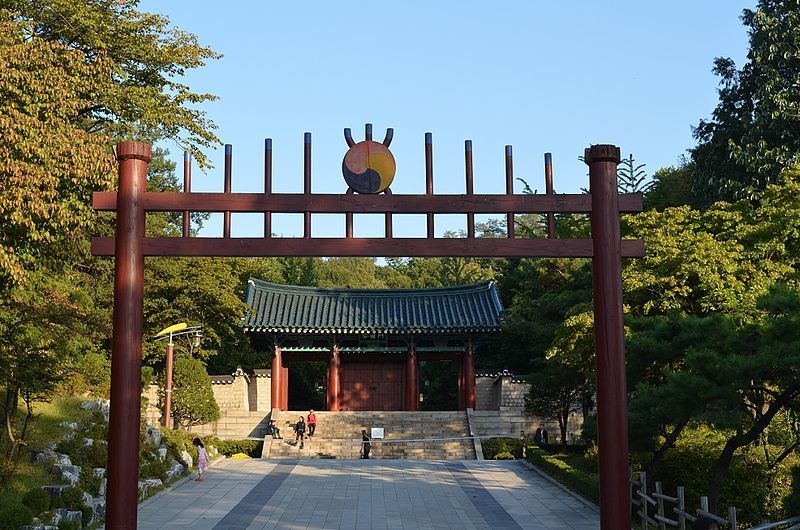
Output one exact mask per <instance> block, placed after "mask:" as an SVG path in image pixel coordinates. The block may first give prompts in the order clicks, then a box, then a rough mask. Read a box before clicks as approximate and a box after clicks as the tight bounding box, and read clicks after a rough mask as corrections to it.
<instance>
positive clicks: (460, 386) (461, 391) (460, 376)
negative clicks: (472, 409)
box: [458, 353, 467, 410]
mask: <svg viewBox="0 0 800 530" xmlns="http://www.w3.org/2000/svg"><path fill="white" fill-rule="evenodd" d="M464 388H465V384H464V354H463V353H462V354H461V355H460V356H459V357H458V410H467V407H466V401H465V399H464Z"/></svg>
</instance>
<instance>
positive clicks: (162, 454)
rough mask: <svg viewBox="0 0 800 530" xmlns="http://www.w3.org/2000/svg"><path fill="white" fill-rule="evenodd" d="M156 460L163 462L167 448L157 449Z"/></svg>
mask: <svg viewBox="0 0 800 530" xmlns="http://www.w3.org/2000/svg"><path fill="white" fill-rule="evenodd" d="M158 459H159V460H161V461H164V460H166V459H167V448H166V447H159V448H158Z"/></svg>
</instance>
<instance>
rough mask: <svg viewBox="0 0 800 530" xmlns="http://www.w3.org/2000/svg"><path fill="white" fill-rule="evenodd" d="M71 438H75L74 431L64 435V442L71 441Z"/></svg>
mask: <svg viewBox="0 0 800 530" xmlns="http://www.w3.org/2000/svg"><path fill="white" fill-rule="evenodd" d="M73 438H75V431H70V432H68V433H67V434H65V435H64V439H65V440H72V439H73Z"/></svg>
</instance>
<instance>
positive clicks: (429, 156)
mask: <svg viewBox="0 0 800 530" xmlns="http://www.w3.org/2000/svg"><path fill="white" fill-rule="evenodd" d="M425 194H426V195H433V135H432V134H431V133H429V132H426V133H425ZM427 218H428V219H427V221H428V239H433V229H434V226H433V213H432V212H428V214H427Z"/></svg>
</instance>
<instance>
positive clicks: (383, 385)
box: [341, 360, 405, 410]
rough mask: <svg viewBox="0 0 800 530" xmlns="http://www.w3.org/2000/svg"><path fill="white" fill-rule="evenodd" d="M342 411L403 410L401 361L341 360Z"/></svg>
mask: <svg viewBox="0 0 800 530" xmlns="http://www.w3.org/2000/svg"><path fill="white" fill-rule="evenodd" d="M341 370H342V372H341V377H342V380H341V385H342V386H341V389H342V403H341V405H342V409H343V410H403V405H404V403H403V389H404V388H405V374H404V372H405V367H404V365H403V362H402V361H371V362H370V361H358V362H347V360H343V361H342V368H341Z"/></svg>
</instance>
